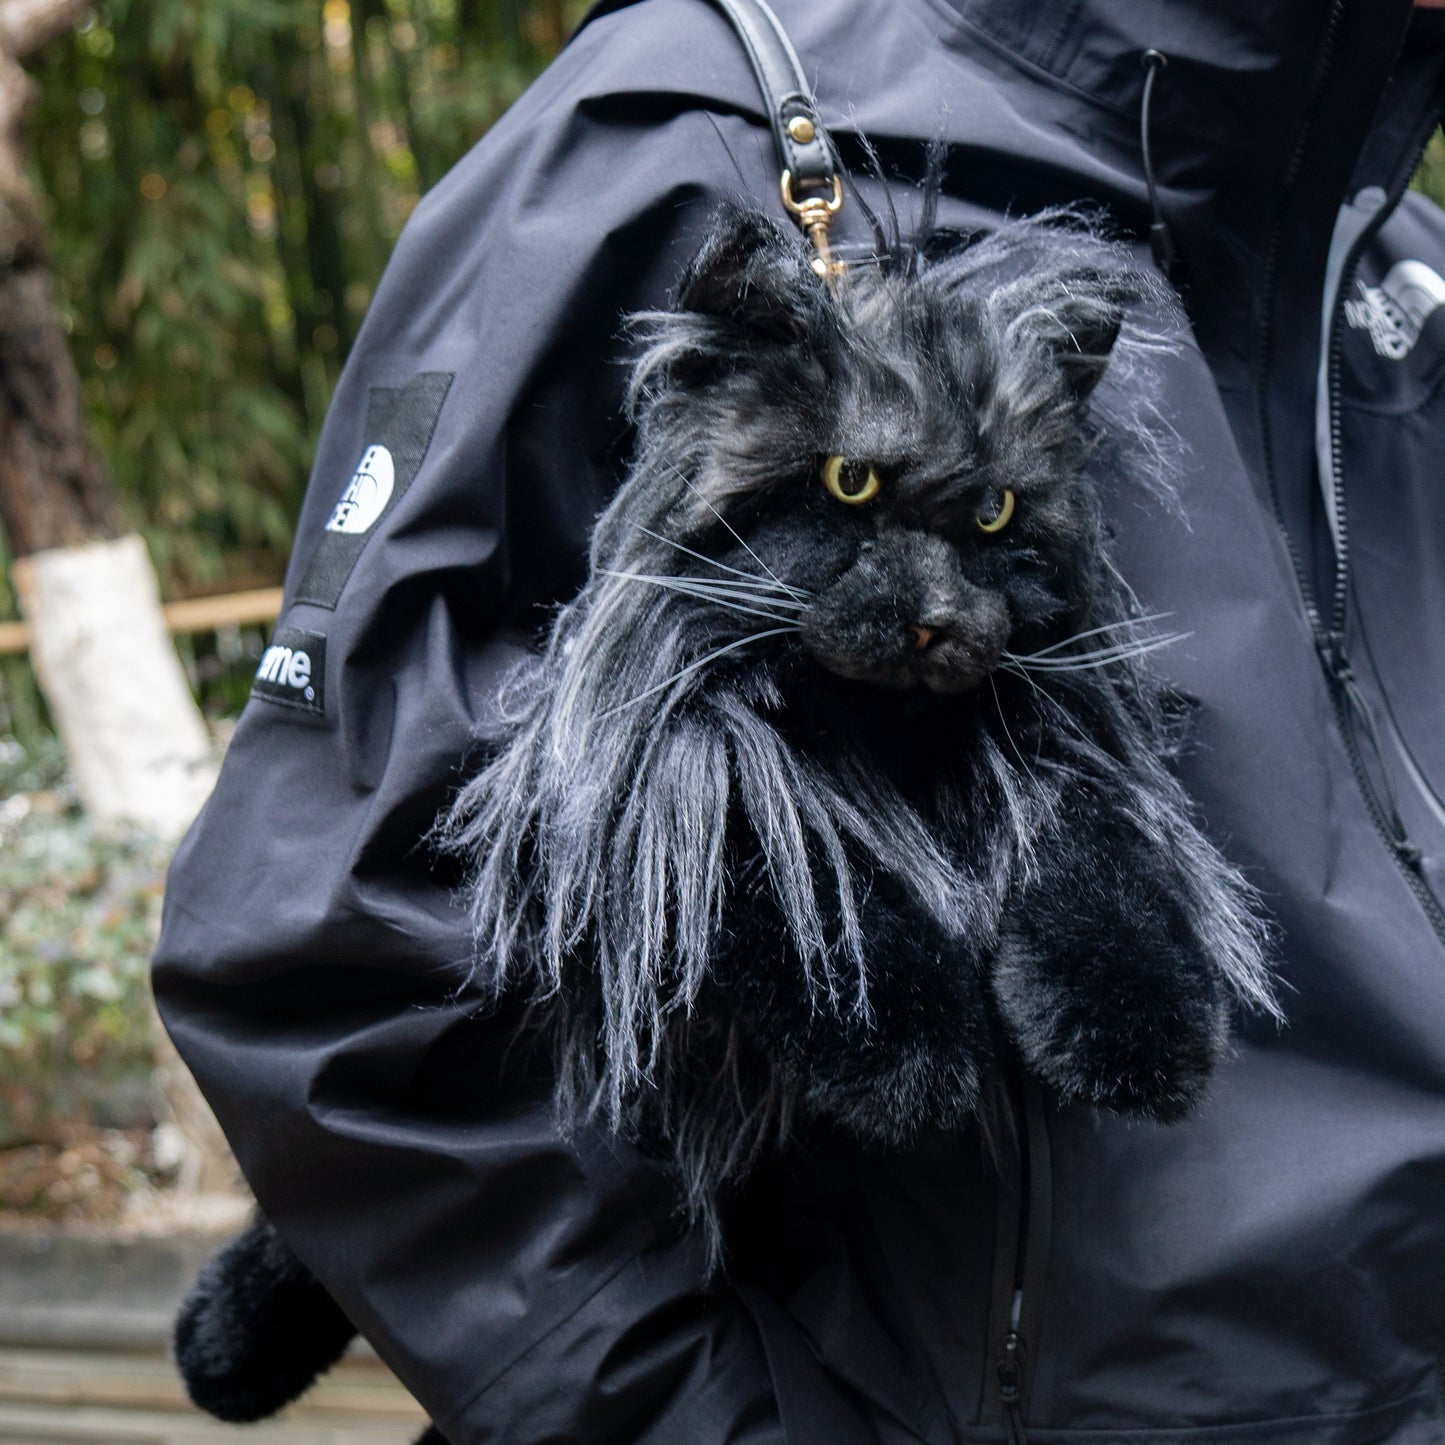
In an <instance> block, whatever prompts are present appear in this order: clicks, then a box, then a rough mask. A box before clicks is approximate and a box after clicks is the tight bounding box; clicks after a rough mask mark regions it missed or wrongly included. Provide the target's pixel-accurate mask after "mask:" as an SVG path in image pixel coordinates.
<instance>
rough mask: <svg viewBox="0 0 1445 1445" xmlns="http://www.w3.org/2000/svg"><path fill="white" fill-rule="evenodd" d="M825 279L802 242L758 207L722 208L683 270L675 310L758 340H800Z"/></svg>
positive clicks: (791, 231)
mask: <svg viewBox="0 0 1445 1445" xmlns="http://www.w3.org/2000/svg"><path fill="white" fill-rule="evenodd" d="M822 291H823V283H822V282H821V281H820V280H819V278H818V276H817V275H816V273H815V272H814V271H813V269H812V267H811V266H810V265H809V255H808V251H807V248H806V243H805V242H804V241H803V240H802V238H801V237H800V236H799V235H798V233H797V232H796V231H794V230H792V229H791V228H789V227H788V226H786V225H785V224H784V223H783V222H782V221H777V220H774V219H773V218H772V217H770V216H765V215H763V214H762V213H761V212H759V211H753V210H748V209H746V208H744V207H741V206H737V207H732V208H730V209H729V210H727V211H725V212H724V213H723V215H722V217H721V219H720V220H719V222H718V224H717V226H716V228H715V229H714V230H713V232H712V234H711V235H709V236H708V238H707V240H706V241H705V242H704V243H703V246H702V249H701V250H700V251H699V252H698V253H697V255H696V256H695V257H694V258H693V260H692V263H691V264H690V265H689V266H688V268H687V270H686V271H685V272H684V273H683V277H682V282H681V284H680V286H679V287H678V293H677V306H676V309H677V310H678V311H685V312H692V313H694V314H696V315H701V316H707V317H711V318H713V319H715V320H719V321H726V322H731V323H733V324H735V325H738V326H741V327H743V328H744V329H746V330H747V331H750V332H753V333H756V334H757V335H758V336H759V337H760V338H762V339H771V340H777V341H793V340H801V339H802V337H803V335H804V334H805V333H806V329H807V316H808V313H809V311H810V309H811V308H812V307H813V306H815V305H816V304H817V302H818V300H819V298H820V296H821V294H822Z"/></svg>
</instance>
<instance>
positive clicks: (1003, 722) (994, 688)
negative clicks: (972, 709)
mask: <svg viewBox="0 0 1445 1445" xmlns="http://www.w3.org/2000/svg"><path fill="white" fill-rule="evenodd" d="M988 686H989V690H990V691H991V692H992V693H993V705H994V709H995V711H996V712H997V713H998V722H999V726H1000V727H1001V728H1002V729H1003V735H1004V737H1006V738H1007V739H1008V745H1009V747H1011V748H1012V749H1013V752H1014V757H1016V758H1017V759H1018V760H1019V763H1020V764H1021V765H1022V767H1023V770H1024V772H1026V773H1027V774H1028V775H1029V777H1031V778H1033V780H1034V784H1035V786H1037V784H1038V781H1039V780H1038V778H1036V777H1034V770H1033V769H1032V768H1031V767H1029V764H1028V759H1026V758H1025V757H1024V755H1023V754H1022V753H1021V752H1020V751H1019V745H1018V744H1017V743H1016V742H1015V741H1014V735H1013V734H1012V733H1011V732H1010V731H1009V725H1008V720H1007V719H1006V718H1005V717H1004V715H1003V703H1001V702H1000V701H999V697H998V684H997V683H996V682H994V680H993V674H992V673H990V674H989V678H988ZM1036 761H1037V760H1036Z"/></svg>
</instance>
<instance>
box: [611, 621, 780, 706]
mask: <svg viewBox="0 0 1445 1445" xmlns="http://www.w3.org/2000/svg"><path fill="white" fill-rule="evenodd" d="M801 631H802V629H801V628H799V627H774V628H772V629H770V630H769V631H767V632H754V633H750V634H749V635H748V636H747V637H739V638H738V639H737V640H736V641H734V642H729V643H727V644H726V645H725V646H723V647H719V648H717V649H716V650H715V651H713V652H710V653H708V655H707V656H706V657H700V658H698V659H697V661H696V662H690V663H688V665H687V666H686V667H684V668H680V669H679V670H678V671H677V672H675V673H673V674H672V676H671V677H665V678H663V680H662V681H661V682H659V683H655V684H654V685H653V686H652V687H649V688H648V689H647V690H646V691H645V692H640V693H638V694H637V696H636V697H632V698H628V700H627V701H626V702H621V703H618V704H617V706H616V707H610V708H608V709H607V711H606V712H603V713H598V715H597V717H596V719H595V721H597V722H601V721H603V720H604V719H605V718H609V717H613V716H615V715H616V714H617V713H620V712H624V711H625V710H626V709H627V708H630V707H636V706H637V704H638V703H640V702H645V701H646V700H647V699H648V698H650V697H653V696H655V695H656V694H657V693H659V692H661V691H662V690H663V689H664V688H668V687H671V686H672V685H673V684H674V683H678V682H681V681H682V680H683V678H685V677H689V676H691V674H692V673H694V672H696V671H697V670H698V669H699V668H700V667H706V666H707V665H708V663H710V662H716V661H717V660H718V658H720V657H722V656H723V655H724V654H725V653H729V652H735V651H736V650H737V649H738V648H739V647H746V646H747V645H748V644H749V643H750V642H761V641H762V640H763V639H764V638H766V637H782V636H783V635H784V634H785V633H789V632H801Z"/></svg>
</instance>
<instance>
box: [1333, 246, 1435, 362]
mask: <svg viewBox="0 0 1445 1445" xmlns="http://www.w3.org/2000/svg"><path fill="white" fill-rule="evenodd" d="M1356 284H1357V286H1358V287H1359V292H1360V294H1359V297H1358V298H1357V299H1354V300H1350V301H1346V302H1345V319H1346V320H1347V321H1348V322H1349V323H1350V325H1351V326H1353V327H1355V328H1356V330H1359V331H1368V332H1369V333H1370V340H1371V341H1373V342H1374V344H1375V350H1376V351H1378V352H1379V353H1380V355H1381V356H1385V357H1388V358H1389V359H1390V360H1391V361H1399V360H1401V359H1402V358H1403V357H1405V356H1408V355H1409V354H1410V352H1411V351H1412V350H1413V349H1414V346H1415V343H1416V342H1417V341H1418V340H1419V339H1420V332H1421V330H1422V329H1423V327H1424V325H1425V323H1426V321H1428V320H1429V319H1430V316H1431V315H1432V313H1433V312H1434V311H1435V309H1436V308H1437V307H1439V306H1441V305H1445V277H1442V276H1440V275H1439V274H1438V273H1437V272H1435V271H1433V270H1432V269H1431V268H1430V267H1429V266H1427V265H1426V264H1425V263H1424V262H1423V261H1397V262H1395V264H1394V265H1393V266H1391V267H1390V269H1389V270H1388V271H1387V272H1386V273H1385V277H1384V279H1383V280H1382V281H1381V282H1380V284H1379V285H1378V286H1366V285H1365V284H1364V282H1363V281H1361V282H1357V283H1356Z"/></svg>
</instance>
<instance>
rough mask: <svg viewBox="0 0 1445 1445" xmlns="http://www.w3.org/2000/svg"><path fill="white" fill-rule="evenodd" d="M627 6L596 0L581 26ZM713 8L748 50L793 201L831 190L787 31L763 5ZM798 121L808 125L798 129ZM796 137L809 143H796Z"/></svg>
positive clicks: (828, 164) (822, 135)
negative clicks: (801, 137)
mask: <svg viewBox="0 0 1445 1445" xmlns="http://www.w3.org/2000/svg"><path fill="white" fill-rule="evenodd" d="M628 3H629V0H599V3H598V4H596V5H594V6H593V7H592V9H591V10H589V11H588V12H587V16H586V18H585V19H584V20H583V21H582V24H583V25H586V24H587V23H588V22H589V21H592V20H595V19H596V18H597V17H598V16H599V15H605V14H608V13H609V12H611V11H613V10H621V9H622V8H623V7H624V6H625V5H626V4H628ZM711 3H712V4H713V5H714V6H715V7H716V8H717V9H718V10H720V11H721V12H722V14H723V15H724V16H725V17H726V19H727V21H728V23H729V24H730V25H731V26H732V27H733V30H734V31H735V32H736V33H737V36H738V39H739V40H741V41H742V44H743V49H744V50H746V51H747V55H748V60H749V61H750V62H751V64H752V67H753V74H754V75H755V76H756V77H757V81H758V89H759V90H761V91H762V95H763V108H764V110H765V111H766V112H767V117H768V124H769V125H770V126H771V127H772V130H773V140H774V142H775V143H776V145H777V148H778V161H779V166H780V169H781V170H783V171H786V172H787V173H788V176H789V177H790V180H791V190H792V194H793V196H794V197H795V198H796V199H799V200H801V199H802V198H803V197H804V196H805V195H809V194H813V193H816V192H818V191H831V190H832V189H833V183H834V179H835V177H836V176H837V174H838V163H837V160H836V159H835V157H834V152H833V144H832V142H831V141H830V140H829V139H828V132H827V131H826V130H825V129H824V128H823V122H822V119H821V118H820V117H819V115H818V103H817V101H816V100H814V99H813V92H812V91H811V90H810V89H809V87H808V82H807V79H806V77H805V76H804V74H803V65H802V62H801V61H800V60H799V59H798V52H797V51H796V50H794V49H793V42H792V41H791V40H789V39H788V32H787V31H786V30H784V29H783V27H782V24H781V22H780V21H779V20H778V17H777V16H776V15H774V14H773V12H772V10H771V8H770V7H769V6H768V4H767V0H711ZM580 28H581V27H579V29H580ZM802 121H806V122H807V125H806V126H804V125H801V124H799V122H802ZM790 126H791V127H792V129H791V130H790V129H789V127H790ZM809 130H811V134H809ZM800 136H806V137H807V138H806V139H799V137H800Z"/></svg>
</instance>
